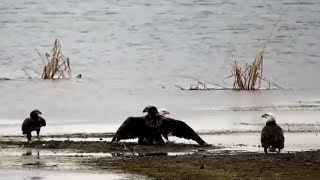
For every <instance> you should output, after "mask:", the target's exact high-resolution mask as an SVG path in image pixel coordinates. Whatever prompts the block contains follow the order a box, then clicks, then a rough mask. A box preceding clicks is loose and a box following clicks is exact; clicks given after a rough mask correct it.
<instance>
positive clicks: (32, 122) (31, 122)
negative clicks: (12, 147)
mask: <svg viewBox="0 0 320 180" xmlns="http://www.w3.org/2000/svg"><path fill="white" fill-rule="evenodd" d="M39 114H41V112H40V111H39V110H38V109H35V110H33V111H32V112H31V113H30V117H28V118H27V119H25V120H24V121H23V123H22V128H21V129H22V134H26V135H27V139H28V141H31V138H32V134H31V132H32V131H36V132H37V136H38V138H39V134H40V129H41V127H42V126H46V125H47V123H46V120H45V119H44V118H42V117H41V116H39Z"/></svg>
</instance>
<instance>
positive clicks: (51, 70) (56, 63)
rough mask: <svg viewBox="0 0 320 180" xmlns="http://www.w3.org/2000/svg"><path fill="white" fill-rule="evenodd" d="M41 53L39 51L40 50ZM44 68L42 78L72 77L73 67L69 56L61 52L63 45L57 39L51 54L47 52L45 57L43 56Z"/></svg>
mask: <svg viewBox="0 0 320 180" xmlns="http://www.w3.org/2000/svg"><path fill="white" fill-rule="evenodd" d="M38 53H39V52H38ZM39 55H40V57H41V59H42V61H43V63H44V68H43V72H42V79H69V78H71V68H70V61H69V58H68V57H67V58H66V57H65V56H64V55H63V54H62V52H61V45H60V43H59V41H58V40H57V39H56V40H55V42H54V45H53V49H52V52H51V54H49V53H46V54H45V57H43V56H41V54H40V53H39Z"/></svg>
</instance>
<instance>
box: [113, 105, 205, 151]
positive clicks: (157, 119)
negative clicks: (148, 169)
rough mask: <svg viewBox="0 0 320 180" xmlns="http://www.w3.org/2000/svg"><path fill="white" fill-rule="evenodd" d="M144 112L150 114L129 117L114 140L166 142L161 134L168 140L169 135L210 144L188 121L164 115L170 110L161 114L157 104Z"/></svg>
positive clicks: (148, 142)
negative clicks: (134, 139) (136, 139)
mask: <svg viewBox="0 0 320 180" xmlns="http://www.w3.org/2000/svg"><path fill="white" fill-rule="evenodd" d="M143 112H147V113H148V114H147V115H146V116H143V117H136V118H134V117H129V118H127V120H126V121H125V122H124V123H123V124H122V125H121V126H120V128H119V129H118V130H117V132H116V134H115V136H114V137H113V139H112V142H118V141H120V140H121V139H130V138H137V137H138V138H139V143H140V144H141V143H142V142H143V143H144V144H164V141H163V139H162V137H161V135H162V136H163V137H164V138H165V139H167V140H168V135H169V134H171V135H173V136H177V137H180V138H185V139H192V140H194V141H196V142H197V143H198V144H200V145H201V146H207V145H208V144H207V143H206V142H205V141H203V140H202V139H201V138H200V136H199V135H198V134H197V133H196V132H195V131H194V130H193V129H192V128H191V127H190V126H188V125H187V124H186V123H184V122H183V121H180V120H175V119H172V118H167V117H165V116H164V115H165V114H168V113H169V112H168V111H166V110H162V111H160V112H161V114H162V115H160V114H159V112H158V110H157V108H156V107H155V106H147V107H146V108H145V109H144V110H143Z"/></svg>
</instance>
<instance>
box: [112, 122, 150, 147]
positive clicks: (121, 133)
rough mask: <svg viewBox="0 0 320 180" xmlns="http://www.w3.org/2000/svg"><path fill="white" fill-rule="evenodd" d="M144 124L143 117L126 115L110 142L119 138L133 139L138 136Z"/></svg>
mask: <svg viewBox="0 0 320 180" xmlns="http://www.w3.org/2000/svg"><path fill="white" fill-rule="evenodd" d="M144 126H145V118H144V117H128V118H127V119H126V120H125V121H124V122H123V123H122V125H121V126H120V127H119V129H118V130H117V132H116V134H115V135H114V136H113V138H112V141H111V142H118V141H120V140H121V139H134V138H137V137H139V136H140V134H141V132H142V129H141V128H143V127H144Z"/></svg>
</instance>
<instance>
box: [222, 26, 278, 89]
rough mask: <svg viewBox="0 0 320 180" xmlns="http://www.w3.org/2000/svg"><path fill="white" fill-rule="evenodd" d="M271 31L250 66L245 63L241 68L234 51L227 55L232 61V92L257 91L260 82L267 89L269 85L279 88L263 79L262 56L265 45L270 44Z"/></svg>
mask: <svg viewBox="0 0 320 180" xmlns="http://www.w3.org/2000/svg"><path fill="white" fill-rule="evenodd" d="M271 36H272V31H271V33H270V34H269V36H268V38H267V41H266V42H265V43H264V45H263V48H262V50H261V51H260V52H258V53H257V55H256V57H255V59H254V61H253V62H252V64H248V63H246V64H245V66H244V67H243V66H241V63H240V62H239V61H238V60H237V59H236V56H235V53H234V51H232V52H230V53H229V59H230V60H231V61H232V63H233V64H232V68H231V73H232V74H231V76H229V77H227V79H228V78H230V77H234V81H233V89H234V90H257V89H260V88H261V82H262V81H264V82H267V83H268V84H269V88H268V89H270V86H271V84H272V85H274V86H276V87H277V88H280V87H279V86H278V85H276V84H274V83H271V82H269V81H267V80H266V79H265V78H263V75H262V74H263V60H264V58H263V55H264V52H265V49H266V46H267V44H268V43H269V42H270V39H271Z"/></svg>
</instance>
